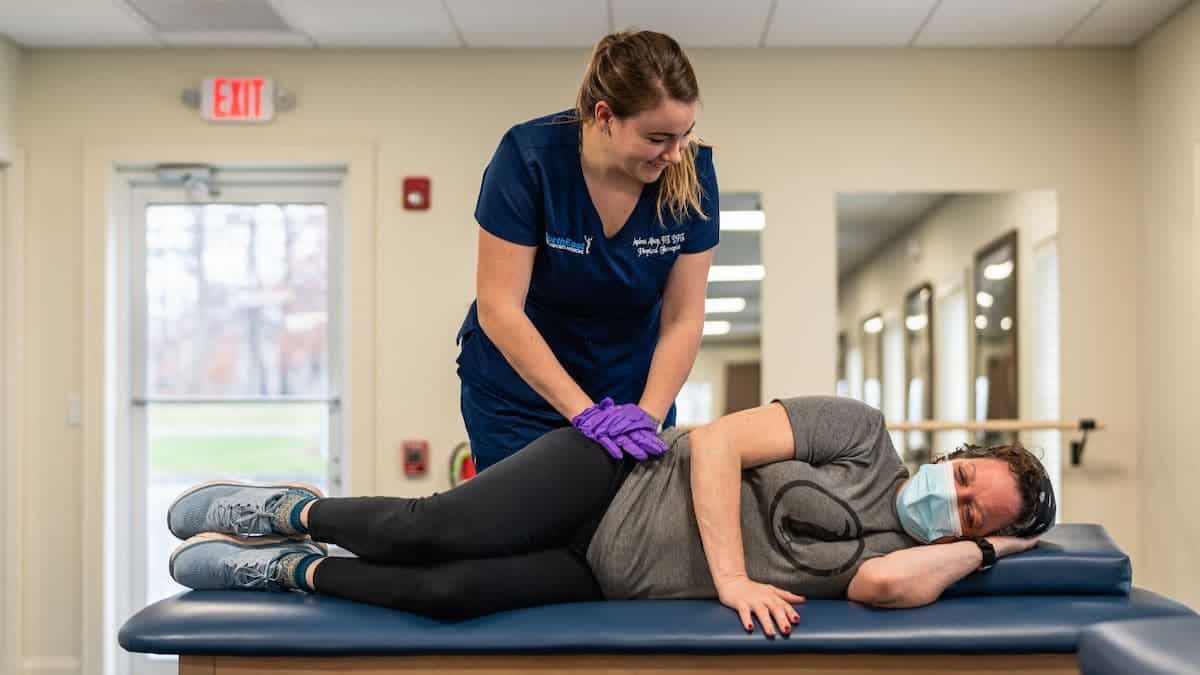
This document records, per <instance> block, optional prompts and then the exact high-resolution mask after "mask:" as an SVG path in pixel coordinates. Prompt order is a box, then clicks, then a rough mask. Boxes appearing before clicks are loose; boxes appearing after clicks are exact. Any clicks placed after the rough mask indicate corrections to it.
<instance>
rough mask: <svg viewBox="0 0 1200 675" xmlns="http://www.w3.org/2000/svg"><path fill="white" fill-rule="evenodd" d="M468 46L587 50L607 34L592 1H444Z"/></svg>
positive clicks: (602, 9)
mask: <svg viewBox="0 0 1200 675" xmlns="http://www.w3.org/2000/svg"><path fill="white" fill-rule="evenodd" d="M446 5H447V6H448V7H449V8H450V16H451V18H452V19H453V20H454V21H455V22H456V23H457V24H458V27H459V29H460V30H461V31H462V34H463V38H464V39H465V40H466V43H467V46H469V47H591V46H592V45H594V44H595V43H596V41H597V40H599V39H600V38H601V37H603V36H604V35H605V34H606V33H608V32H609V27H608V8H607V5H606V4H605V3H603V2H596V0H558V1H557V2H545V1H544V0H507V1H506V2H494V1H493V0H446Z"/></svg>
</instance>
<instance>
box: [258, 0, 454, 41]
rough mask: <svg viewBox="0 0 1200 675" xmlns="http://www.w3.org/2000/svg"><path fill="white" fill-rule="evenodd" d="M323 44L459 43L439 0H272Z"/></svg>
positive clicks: (288, 17) (281, 11)
mask: <svg viewBox="0 0 1200 675" xmlns="http://www.w3.org/2000/svg"><path fill="white" fill-rule="evenodd" d="M271 4H272V6H274V7H275V11H277V12H279V14H280V15H281V16H283V18H284V19H285V20H287V22H288V23H289V24H291V25H292V26H293V27H294V28H296V29H298V30H301V31H303V32H305V33H308V35H309V36H311V37H312V39H313V41H314V42H316V43H317V45H319V46H321V47H458V46H459V41H458V35H457V34H455V32H454V24H452V23H451V22H450V16H449V15H448V14H447V13H446V8H445V7H444V6H443V5H442V3H441V1H440V0H405V2H396V0H354V3H353V5H347V4H346V3H343V2H338V1H337V0H271Z"/></svg>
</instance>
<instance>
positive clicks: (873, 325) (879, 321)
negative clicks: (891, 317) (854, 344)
mask: <svg viewBox="0 0 1200 675" xmlns="http://www.w3.org/2000/svg"><path fill="white" fill-rule="evenodd" d="M863 331H864V332H867V333H871V334H875V333H880V332H882V331H883V317H882V316H873V317H871V318H869V319H867V320H866V321H864V322H863Z"/></svg>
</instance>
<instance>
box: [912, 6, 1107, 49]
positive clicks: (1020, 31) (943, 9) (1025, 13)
mask: <svg viewBox="0 0 1200 675" xmlns="http://www.w3.org/2000/svg"><path fill="white" fill-rule="evenodd" d="M1100 1H1101V0H944V1H943V2H942V4H941V5H939V6H938V9H937V11H936V12H934V14H933V16H932V17H931V18H930V20H929V23H928V24H926V26H925V29H924V30H923V31H921V35H920V36H918V37H917V41H916V46H917V47H1034V46H1042V47H1046V46H1053V45H1056V44H1058V41H1059V40H1060V39H1061V38H1062V37H1063V36H1064V35H1066V34H1067V32H1068V31H1070V30H1071V29H1072V28H1073V27H1074V26H1076V25H1077V24H1078V23H1079V22H1080V20H1081V19H1083V18H1084V17H1085V16H1087V14H1088V13H1089V12H1091V11H1092V10H1093V9H1094V8H1095V7H1096V5H1097V3H1098V2H1100Z"/></svg>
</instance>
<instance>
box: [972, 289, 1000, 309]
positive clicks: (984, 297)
mask: <svg viewBox="0 0 1200 675" xmlns="http://www.w3.org/2000/svg"><path fill="white" fill-rule="evenodd" d="M975 302H976V303H978V304H979V306H980V307H991V306H992V305H993V304H995V302H996V299H995V298H993V297H992V294H991V293H988V292H987V291H979V292H978V293H976V294H975Z"/></svg>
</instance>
